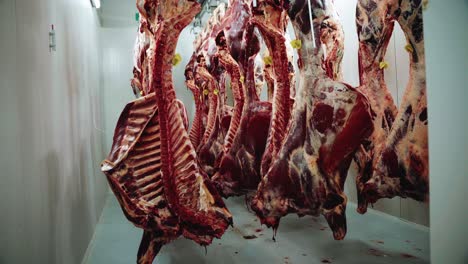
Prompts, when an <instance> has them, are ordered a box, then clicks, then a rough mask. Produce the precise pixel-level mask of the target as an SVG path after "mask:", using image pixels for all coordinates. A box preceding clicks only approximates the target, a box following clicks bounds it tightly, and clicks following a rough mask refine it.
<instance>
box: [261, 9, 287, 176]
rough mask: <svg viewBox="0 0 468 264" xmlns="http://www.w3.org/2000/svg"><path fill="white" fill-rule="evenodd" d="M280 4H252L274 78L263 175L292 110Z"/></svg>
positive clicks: (282, 15)
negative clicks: (270, 60)
mask: <svg viewBox="0 0 468 264" xmlns="http://www.w3.org/2000/svg"><path fill="white" fill-rule="evenodd" d="M283 4H284V1H278V2H274V1H257V6H256V7H253V19H252V21H253V23H254V25H255V26H256V27H257V28H258V29H259V30H260V32H261V34H262V36H263V40H264V41H265V44H266V46H267V48H268V51H269V54H270V55H271V59H272V62H271V65H272V66H271V67H272V73H273V77H274V78H275V82H274V84H275V85H274V89H273V99H272V107H273V110H272V116H271V122H270V128H269V131H268V139H267V143H266V147H265V153H264V154H263V158H262V164H261V174H262V175H264V174H266V172H267V171H268V168H269V167H270V164H271V162H272V159H273V157H275V156H276V153H277V152H278V150H279V148H280V147H281V144H282V142H283V139H284V136H285V135H286V128H287V125H288V122H289V119H290V117H291V110H292V100H290V97H291V96H290V92H291V90H290V89H291V84H290V80H291V79H290V77H289V60H288V54H287V50H286V45H285V42H286V39H285V37H284V35H285V30H286V25H287V15H286V12H285V10H284V7H283Z"/></svg>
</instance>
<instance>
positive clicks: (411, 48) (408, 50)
mask: <svg viewBox="0 0 468 264" xmlns="http://www.w3.org/2000/svg"><path fill="white" fill-rule="evenodd" d="M405 50H406V51H407V52H409V53H413V51H414V50H413V46H411V44H406V46H405Z"/></svg>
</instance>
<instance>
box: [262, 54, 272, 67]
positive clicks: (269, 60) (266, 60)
mask: <svg viewBox="0 0 468 264" xmlns="http://www.w3.org/2000/svg"><path fill="white" fill-rule="evenodd" d="M263 63H265V65H270V64H272V63H273V58H272V57H271V56H265V57H263Z"/></svg>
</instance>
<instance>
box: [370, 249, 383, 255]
mask: <svg viewBox="0 0 468 264" xmlns="http://www.w3.org/2000/svg"><path fill="white" fill-rule="evenodd" d="M369 254H370V255H372V256H376V257H383V256H385V254H384V253H383V252H382V251H380V250H378V249H375V248H370V249H369Z"/></svg>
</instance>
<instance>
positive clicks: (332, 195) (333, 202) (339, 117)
mask: <svg viewBox="0 0 468 264" xmlns="http://www.w3.org/2000/svg"><path fill="white" fill-rule="evenodd" d="M310 3H311V6H310V8H311V10H312V14H309V12H308V9H309V8H308V1H305V0H296V1H293V2H291V3H289V5H285V6H289V9H288V15H289V17H290V19H291V21H292V24H293V26H294V30H295V33H296V37H297V39H298V40H300V41H301V43H302V46H301V48H300V49H298V55H299V61H298V66H299V70H300V82H299V83H300V87H299V88H298V91H297V94H296V101H295V105H294V109H293V115H292V119H291V122H290V124H289V127H288V130H287V135H286V138H285V140H284V142H283V144H282V146H281V148H280V150H279V152H278V155H277V156H276V157H274V158H273V162H272V165H271V167H270V169H269V170H268V172H267V174H266V175H265V176H264V177H263V179H262V182H261V183H260V185H259V187H258V192H257V194H256V196H255V197H254V199H253V201H252V208H253V209H254V211H255V212H256V213H257V215H258V216H259V217H260V219H261V222H262V223H264V224H266V225H267V226H269V227H273V228H274V229H275V231H276V229H277V228H278V225H279V220H280V218H281V217H282V216H284V215H286V214H288V213H297V214H299V215H300V216H302V215H306V214H309V215H319V214H322V215H324V216H325V218H326V220H327V221H328V224H329V226H330V228H331V230H332V231H333V236H334V238H335V239H338V240H339V239H343V238H344V236H345V234H346V217H345V208H346V202H347V198H346V196H345V194H344V193H343V188H344V182H345V179H346V176H347V172H348V168H349V165H350V162H351V159H352V157H353V155H354V152H355V151H356V149H357V148H358V147H359V145H360V144H361V143H362V141H363V140H364V139H366V138H367V137H368V136H369V135H370V133H371V132H372V122H371V115H372V113H371V109H370V107H369V103H368V101H367V99H366V98H365V96H364V95H363V94H361V93H360V92H359V91H357V90H356V89H354V88H352V87H351V86H349V85H347V84H345V83H341V82H338V81H335V80H333V79H332V78H333V76H330V74H329V72H328V71H327V67H326V63H325V62H326V61H333V59H332V58H329V57H325V55H324V53H325V50H324V48H327V47H329V45H322V44H325V43H328V42H335V41H338V42H341V41H343V40H342V39H335V38H336V36H339V34H338V35H337V34H334V32H333V31H331V30H330V28H339V27H338V26H334V27H330V25H336V24H338V20H337V18H336V13H335V11H334V6H333V2H332V1H331V0H323V1H310ZM310 17H313V18H314V19H313V21H310ZM311 25H313V26H311ZM314 36H315V37H314ZM313 40H315V42H313ZM326 51H327V55H329V56H334V55H333V54H336V53H333V52H328V49H327V50H326Z"/></svg>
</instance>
